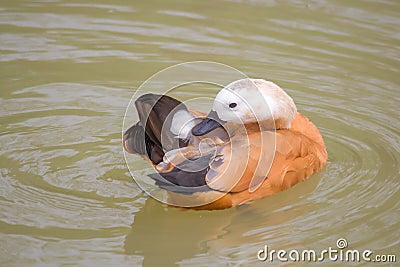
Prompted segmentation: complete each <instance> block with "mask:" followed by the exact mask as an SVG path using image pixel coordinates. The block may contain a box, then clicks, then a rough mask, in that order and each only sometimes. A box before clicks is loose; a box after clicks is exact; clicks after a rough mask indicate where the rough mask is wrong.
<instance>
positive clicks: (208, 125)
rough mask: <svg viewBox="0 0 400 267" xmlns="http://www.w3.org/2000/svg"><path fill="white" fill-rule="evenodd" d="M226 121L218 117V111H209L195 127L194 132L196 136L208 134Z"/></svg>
mask: <svg viewBox="0 0 400 267" xmlns="http://www.w3.org/2000/svg"><path fill="white" fill-rule="evenodd" d="M225 122H226V121H223V120H221V119H220V118H219V117H218V114H217V112H215V111H214V110H212V111H211V112H210V113H208V115H207V118H205V119H204V120H203V121H202V122H200V123H199V124H197V125H196V126H194V127H193V129H192V134H193V135H196V136H200V135H205V134H208V133H209V132H211V131H212V130H214V129H217V128H218V127H221V126H222V125H223V124H224V123H225Z"/></svg>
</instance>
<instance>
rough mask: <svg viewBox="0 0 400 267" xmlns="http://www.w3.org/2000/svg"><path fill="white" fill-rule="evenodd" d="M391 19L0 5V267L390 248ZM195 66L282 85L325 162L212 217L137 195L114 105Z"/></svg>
mask: <svg viewBox="0 0 400 267" xmlns="http://www.w3.org/2000/svg"><path fill="white" fill-rule="evenodd" d="M399 12H400V4H399V3H398V2H397V1H394V0H393V1H390V0H389V1H383V2H382V1H380V2H379V3H378V2H376V3H375V2H372V1H358V2H349V1H328V0H324V1H251V2H242V1H223V2H215V1H201V2H187V1H183V0H174V1H173V2H168V3H167V2H164V1H158V2H157V3H153V2H152V3H146V2H143V3H131V4H127V3H126V2H122V1H119V0H118V1H114V2H113V3H112V4H110V3H106V2H98V3H96V4H92V3H89V2H82V1H75V2H74V3H70V2H67V1H61V0H60V1H3V2H2V3H1V4H0V28H1V31H0V50H1V53H0V69H1V81H2V83H1V84H2V85H1V90H0V114H1V119H0V146H1V151H0V212H1V219H0V265H2V266H3V265H4V266H31V265H36V266H44V265H49V264H50V265H52V264H53V265H79V266H93V265H95V264H99V263H101V265H106V264H108V263H110V264H113V265H117V266H128V265H129V266H131V265H134V266H136V265H144V266H158V265H161V264H162V265H164V266H170V265H173V264H177V265H183V266H188V265H195V266H207V265H210V264H214V265H216V266H226V265H229V264H230V265H232V266H233V265H243V266H248V265H254V264H257V263H258V262H257V258H256V253H257V251H258V250H259V249H261V248H263V246H264V245H268V246H270V247H271V248H274V249H296V248H297V249H304V248H310V249H311V248H312V249H317V250H318V249H324V248H327V247H329V246H334V245H335V242H336V240H337V239H338V238H346V239H347V240H348V242H349V246H350V248H354V249H356V248H357V249H360V250H363V249H371V250H372V251H374V252H376V253H392V254H393V253H396V252H397V251H398V250H399V240H400V239H399V236H398V234H397V233H398V228H399V214H398V210H399V204H398V203H399V201H398V200H399V187H400V186H399V183H398V179H399V173H400V163H399V162H400V156H399V155H400V154H399V152H400V142H399V134H400V125H399V123H398V117H399V110H398V102H399V100H400V95H399V91H398V85H399V83H400V79H399V76H398V67H399V62H398V58H399V56H400V55H399V47H398V43H399V39H400V35H399V34H398V25H399V23H398V14H399ZM193 60H209V61H217V62H221V63H224V64H227V65H230V66H233V67H235V68H237V69H239V70H240V71H243V72H245V74H247V75H249V76H251V77H262V78H266V79H271V80H273V81H274V82H276V83H278V84H279V85H281V86H282V87H283V88H285V89H286V90H287V91H288V93H289V94H290V95H291V96H292V97H293V98H294V99H295V102H296V104H297V106H298V109H299V110H300V111H301V112H303V113H304V114H305V115H307V116H308V117H310V118H311V119H312V121H313V122H314V123H315V124H316V125H317V126H318V127H319V128H320V130H321V132H322V134H323V136H324V139H325V142H326V145H327V149H328V153H329V162H328V165H327V167H326V168H325V169H324V170H323V171H322V172H320V173H318V174H317V175H315V176H313V177H312V178H311V179H310V180H308V181H307V182H305V183H302V184H299V185H297V186H296V187H294V188H292V189H290V190H288V191H285V192H282V193H280V194H277V195H274V196H271V197H269V198H266V199H262V200H258V201H255V202H254V203H251V204H249V205H245V206H241V207H238V208H233V209H229V210H224V211H211V212H210V211H201V212H195V211H182V210H180V209H176V208H168V207H165V206H164V205H162V204H160V203H158V202H156V201H155V200H153V199H150V198H149V197H148V196H146V195H145V194H143V193H142V192H141V191H140V190H139V188H138V187H137V186H136V184H135V183H134V182H133V181H132V179H131V177H130V174H129V172H128V170H127V167H126V165H125V162H124V159H123V153H122V149H121V128H122V121H123V114H124V111H125V108H126V105H127V104H128V102H129V100H130V98H131V96H132V94H133V92H134V89H135V88H137V87H138V86H139V85H140V84H141V83H142V82H143V81H144V80H146V79H147V78H149V77H150V76H151V75H153V74H154V73H156V72H157V71H159V70H161V69H163V68H165V67H168V66H170V65H173V64H175V63H181V62H185V61H193ZM194 71H195V72H196V71H199V70H194ZM209 71H212V70H209ZM180 78H181V77H179V75H178V76H177V77H176V79H175V80H180ZM161 86H162V85H161ZM215 92H216V90H213V89H210V88H209V87H207V88H200V87H193V88H192V89H190V91H188V92H183V93H180V94H179V95H176V96H177V97H179V98H181V99H185V100H186V99H189V98H191V97H196V96H204V97H209V98H210V97H211V98H212V97H214V95H215ZM133 160H134V165H135V166H136V167H137V171H141V170H142V168H143V166H144V165H143V161H142V160H141V159H139V158H134V159H133ZM397 256H399V255H397Z"/></svg>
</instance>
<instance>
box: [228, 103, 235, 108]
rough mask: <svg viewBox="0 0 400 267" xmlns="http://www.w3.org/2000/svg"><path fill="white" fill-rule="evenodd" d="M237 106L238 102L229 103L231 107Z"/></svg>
mask: <svg viewBox="0 0 400 267" xmlns="http://www.w3.org/2000/svg"><path fill="white" fill-rule="evenodd" d="M236 106H237V104H236V103H230V104H229V107H230V108H235V107H236Z"/></svg>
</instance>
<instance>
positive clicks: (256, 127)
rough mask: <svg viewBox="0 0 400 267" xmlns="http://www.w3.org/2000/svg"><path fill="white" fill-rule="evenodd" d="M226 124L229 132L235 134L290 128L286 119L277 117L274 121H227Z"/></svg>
mask: <svg viewBox="0 0 400 267" xmlns="http://www.w3.org/2000/svg"><path fill="white" fill-rule="evenodd" d="M226 126H227V130H228V132H229V133H235V134H246V133H247V134H248V133H251V132H259V131H274V130H283V129H289V128H290V125H289V127H288V123H287V121H283V120H279V119H278V120H275V121H260V122H252V123H246V124H236V123H228V124H227V125H226Z"/></svg>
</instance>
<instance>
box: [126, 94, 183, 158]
mask: <svg viewBox="0 0 400 267" xmlns="http://www.w3.org/2000/svg"><path fill="white" fill-rule="evenodd" d="M135 106H136V109H137V112H138V115H139V119H140V121H139V122H138V123H137V124H135V125H133V126H132V127H130V128H129V129H128V130H127V131H126V132H125V133H124V137H123V144H124V147H125V150H126V151H128V152H129V153H138V154H141V155H146V156H148V157H149V159H150V160H151V161H152V162H153V163H154V164H158V163H160V162H161V161H162V158H163V156H164V151H166V150H170V149H172V148H174V145H175V144H176V143H177V142H176V141H177V140H176V137H175V136H174V134H173V133H171V132H170V131H167V130H168V129H170V127H171V122H172V116H171V112H173V113H175V112H176V111H178V110H182V109H183V110H186V111H187V108H186V106H185V105H184V104H183V103H181V102H180V101H178V100H176V99H174V98H172V97H169V96H165V95H156V94H145V95H142V96H140V97H139V98H138V99H137V100H136V101H135ZM161 131H164V132H163V133H162V132H161ZM161 135H163V136H162V141H163V142H162V144H161ZM163 145H164V146H163ZM186 145H187V141H185V140H181V139H179V140H178V143H177V145H175V146H179V147H183V146H186Z"/></svg>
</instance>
